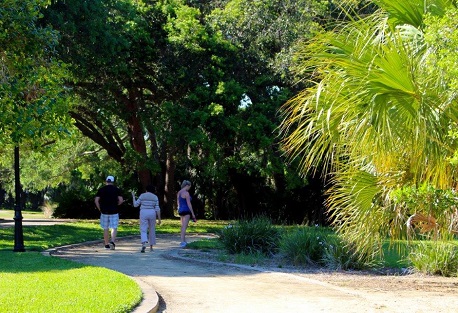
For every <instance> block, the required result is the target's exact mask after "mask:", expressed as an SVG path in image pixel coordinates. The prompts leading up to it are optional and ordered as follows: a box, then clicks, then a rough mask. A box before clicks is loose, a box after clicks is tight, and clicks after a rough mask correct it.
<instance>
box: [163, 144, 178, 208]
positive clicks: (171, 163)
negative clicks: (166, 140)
mask: <svg viewBox="0 0 458 313" xmlns="http://www.w3.org/2000/svg"><path fill="white" fill-rule="evenodd" d="M175 153H176V148H175V147H172V148H169V149H167V154H166V161H165V188H164V209H165V212H164V213H165V214H166V216H168V217H172V216H174V212H175V210H176V206H177V204H176V201H175V198H176V195H175V194H176V189H175V169H176V162H175V158H174V156H175Z"/></svg>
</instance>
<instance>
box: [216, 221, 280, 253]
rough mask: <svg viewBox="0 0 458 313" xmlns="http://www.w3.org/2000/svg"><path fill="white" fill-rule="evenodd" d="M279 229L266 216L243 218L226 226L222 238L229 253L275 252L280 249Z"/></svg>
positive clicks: (221, 234)
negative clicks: (250, 218)
mask: <svg viewBox="0 0 458 313" xmlns="http://www.w3.org/2000/svg"><path fill="white" fill-rule="evenodd" d="M279 234H280V232H279V230H278V229H277V228H276V227H275V226H274V225H272V222H271V221H270V219H268V218H266V217H256V218H253V219H252V220H241V221H238V222H236V223H234V224H232V225H228V226H226V227H225V228H224V229H222V230H221V232H220V237H219V238H220V240H221V242H222V243H223V245H224V247H225V249H226V250H228V252H229V253H232V254H233V253H244V254H251V253H253V254H256V253H257V252H261V253H263V254H266V255H272V254H274V253H275V252H276V251H277V249H278V241H279V237H280V235H279Z"/></svg>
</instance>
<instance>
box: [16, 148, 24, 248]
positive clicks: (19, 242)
mask: <svg viewBox="0 0 458 313" xmlns="http://www.w3.org/2000/svg"><path fill="white" fill-rule="evenodd" d="M19 174H20V172H19V146H15V147H14V192H15V193H16V199H15V203H14V250H13V251H14V252H24V251H25V248H24V232H23V230H22V212H21V181H20V176H19Z"/></svg>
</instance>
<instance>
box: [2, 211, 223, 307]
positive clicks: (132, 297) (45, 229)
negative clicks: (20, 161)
mask: <svg viewBox="0 0 458 313" xmlns="http://www.w3.org/2000/svg"><path fill="white" fill-rule="evenodd" d="M0 213H1V215H0V218H2V216H6V218H12V217H11V216H12V215H11V214H13V215H14V212H13V211H9V212H5V210H0ZM23 216H24V217H25V216H27V217H28V218H30V217H32V216H33V218H44V216H40V214H36V215H35V214H34V213H30V214H29V212H25V213H23ZM226 224H227V223H225V222H211V221H199V222H198V223H191V224H190V227H189V231H190V232H199V233H211V232H216V231H217V230H218V229H220V228H221V227H223V226H224V225H226ZM179 230H180V221H179V220H177V219H175V220H163V221H162V225H160V226H158V227H157V233H179ZM23 233H24V246H25V249H26V252H25V253H17V252H13V247H14V227H8V228H0V308H1V312H11V313H13V312H46V313H54V312H56V313H57V312H59V313H65V312H91V313H93V312H95V313H98V312H101V313H102V312H107V313H108V312H110V313H112V312H131V311H132V309H133V308H134V307H135V306H136V305H137V304H138V303H139V302H140V301H141V297H142V294H141V289H140V288H139V287H138V285H137V284H136V283H135V282H134V281H133V280H132V279H131V278H130V277H128V276H126V275H124V274H121V273H118V272H115V271H112V270H109V269H105V268H100V267H94V266H87V265H82V264H80V263H76V262H71V261H68V260H63V259H60V258H55V257H47V256H43V255H42V254H41V253H40V252H41V251H43V250H45V249H48V248H52V247H58V246H62V245H67V244H72V243H77V242H85V241H92V240H101V239H102V232H101V229H100V226H99V221H98V220H94V221H80V222H75V223H66V224H60V225H53V226H24V228H23ZM138 234H139V228H138V221H137V220H122V221H121V224H120V227H119V229H118V236H119V237H123V236H130V235H138ZM108 286H109V287H108ZM109 295H116V296H115V297H114V296H109Z"/></svg>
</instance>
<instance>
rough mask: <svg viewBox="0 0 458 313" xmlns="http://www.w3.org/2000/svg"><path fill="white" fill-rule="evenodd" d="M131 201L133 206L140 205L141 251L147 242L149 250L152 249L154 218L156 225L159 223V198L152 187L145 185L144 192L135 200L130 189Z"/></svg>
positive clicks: (154, 233)
mask: <svg viewBox="0 0 458 313" xmlns="http://www.w3.org/2000/svg"><path fill="white" fill-rule="evenodd" d="M132 203H133V205H134V207H138V206H140V237H141V238H140V240H141V243H142V250H141V252H142V253H144V252H145V250H146V245H147V244H148V243H149V249H150V251H153V245H155V244H156V219H157V225H161V209H160V207H159V199H158V197H157V196H156V195H155V194H154V187H153V186H151V185H148V186H146V192H144V193H142V194H141V195H140V196H139V197H138V199H137V200H135V193H134V192H133V191H132Z"/></svg>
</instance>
